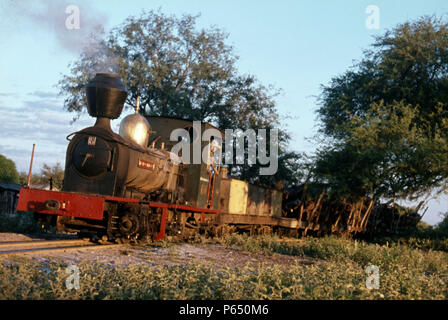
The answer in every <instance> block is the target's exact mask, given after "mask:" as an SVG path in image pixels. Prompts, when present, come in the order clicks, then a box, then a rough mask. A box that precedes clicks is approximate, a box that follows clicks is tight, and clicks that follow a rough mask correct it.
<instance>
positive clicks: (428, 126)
mask: <svg viewBox="0 0 448 320" xmlns="http://www.w3.org/2000/svg"><path fill="white" fill-rule="evenodd" d="M447 98H448V25H447V24H446V23H445V22H443V21H442V20H441V19H437V18H435V17H423V18H420V19H418V20H416V21H414V22H406V23H404V24H401V25H398V26H397V27H396V28H394V29H392V30H390V31H387V32H386V33H385V34H384V35H382V36H378V37H376V40H375V42H374V43H373V45H372V48H371V49H370V50H367V51H365V56H364V58H363V60H362V61H361V62H359V63H357V64H356V65H355V66H353V67H352V68H351V69H350V70H348V71H347V72H345V73H344V74H342V75H340V76H337V77H335V78H333V79H332V81H331V83H330V85H328V86H323V88H322V94H321V96H320V107H319V109H318V111H317V113H318V116H319V119H320V120H321V130H320V131H321V133H322V134H323V135H324V136H325V137H326V146H325V147H324V148H321V149H320V150H319V152H318V153H317V157H316V170H315V172H316V177H317V179H321V180H324V181H327V182H329V183H330V185H333V186H334V189H335V190H339V191H341V192H343V193H345V194H350V195H354V196H365V195H370V196H374V197H376V198H379V197H385V198H393V199H395V197H399V198H406V197H410V198H412V197H418V196H421V195H423V194H425V193H426V192H428V191H430V190H432V189H433V188H437V190H438V191H439V192H441V191H443V190H444V189H445V187H446V179H447V178H448V140H447V139H448V130H447V129H448V127H447V125H448V112H447V110H448V108H447V107H448V105H447V104H448V99H447Z"/></svg>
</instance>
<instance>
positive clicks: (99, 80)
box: [86, 73, 128, 128]
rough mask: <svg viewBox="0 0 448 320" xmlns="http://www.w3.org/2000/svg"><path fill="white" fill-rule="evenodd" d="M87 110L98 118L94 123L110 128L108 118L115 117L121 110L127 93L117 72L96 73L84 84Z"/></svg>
mask: <svg viewBox="0 0 448 320" xmlns="http://www.w3.org/2000/svg"><path fill="white" fill-rule="evenodd" d="M86 94H87V110H88V112H89V115H90V116H92V117H96V118H98V119H97V121H96V123H95V125H96V126H102V127H109V128H110V119H116V118H118V117H119V116H120V114H121V111H123V107H124V103H125V101H126V97H127V95H128V93H127V91H126V88H125V87H124V84H123V82H122V81H121V79H120V77H119V76H118V75H117V74H112V73H97V74H96V75H95V78H93V79H92V80H90V82H89V83H88V84H87V85H86Z"/></svg>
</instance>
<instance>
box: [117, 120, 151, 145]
mask: <svg viewBox="0 0 448 320" xmlns="http://www.w3.org/2000/svg"><path fill="white" fill-rule="evenodd" d="M150 132H151V126H150V125H149V122H148V120H146V118H145V117H143V116H141V115H139V114H137V113H136V114H131V115H128V116H126V117H125V118H124V119H123V120H122V121H121V123H120V132H119V133H120V136H121V137H123V138H125V139H128V140H131V141H132V142H134V143H136V144H138V145H139V146H142V147H145V148H146V147H147V146H148V140H149V133H150Z"/></svg>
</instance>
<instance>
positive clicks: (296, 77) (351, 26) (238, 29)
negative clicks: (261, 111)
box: [0, 0, 448, 223]
mask: <svg viewBox="0 0 448 320" xmlns="http://www.w3.org/2000/svg"><path fill="white" fill-rule="evenodd" d="M69 4H74V5H77V6H78V7H79V8H80V30H71V32H73V33H75V32H78V35H75V36H73V39H72V37H71V35H72V34H70V36H69V37H66V35H67V33H66V32H68V31H67V30H66V29H64V28H65V27H64V21H65V19H66V17H68V14H67V13H65V8H66V7H67V6H68V5H69ZM369 5H375V6H377V7H378V9H379V27H380V28H379V29H368V28H367V27H366V19H367V18H368V17H369V14H368V13H366V8H367V7H368V6H369ZM158 8H160V9H161V11H162V12H163V13H166V14H174V15H177V16H180V15H182V14H184V13H188V14H198V13H200V14H201V17H200V18H199V20H198V23H199V27H210V26H211V25H215V26H217V27H219V28H221V29H223V30H224V31H225V32H227V33H228V34H229V38H228V43H229V44H231V45H233V46H234V49H235V53H236V54H237V55H238V56H239V61H238V67H239V70H240V72H241V73H247V74H253V75H255V76H256V77H257V78H258V79H259V80H260V82H261V83H263V84H265V85H269V84H271V85H274V86H275V87H276V88H279V89H282V94H281V96H280V97H279V98H278V99H277V102H278V110H279V112H280V114H281V115H283V116H284V117H288V119H287V120H285V121H284V123H285V125H286V128H287V129H288V130H289V131H290V132H291V134H292V141H291V148H292V149H294V150H297V151H307V152H312V151H313V150H314V148H315V145H314V144H313V143H311V142H309V141H308V140H307V139H306V138H309V137H312V136H313V135H314V134H315V133H316V130H317V127H316V125H317V122H316V114H315V109H316V96H317V95H319V93H320V85H322V84H327V83H328V82H329V81H330V79H331V78H332V77H334V76H336V75H338V74H340V73H342V72H344V71H345V70H347V68H348V67H350V66H351V65H352V64H353V61H354V60H358V59H360V58H361V57H362V52H363V50H364V49H367V48H368V46H369V44H371V43H372V42H373V36H375V35H380V34H382V33H383V32H384V31H385V30H386V29H390V28H392V27H394V26H395V25H397V24H398V23H402V22H404V21H406V20H409V19H416V18H418V17H420V16H422V15H432V14H436V15H438V16H441V15H445V14H446V13H447V12H448V1H446V0H426V1H409V0H408V1H403V0H400V1H398V0H368V1H365V0H350V1H349V0H340V1H330V0H327V1H316V0H314V1H285V0H280V1H260V0H258V1H252V0H251V1H248V0H245V1H241V0H240V1H235V0H225V1H224V0H220V1H212V0H189V1H185V0H164V1H150V0H145V1H136V0H135V1H134V0H128V1H122V0H120V1H111V0H109V1H103V0H95V1H84V0H71V1H65V0H60V1H56V0H53V1H52V0H39V1H32V0H28V1H26V0H16V1H11V0H9V1H8V0H2V2H1V3H0V39H1V40H0V154H4V155H5V156H7V157H9V158H11V159H13V160H14V161H15V162H16V164H17V166H18V169H19V170H20V171H27V170H28V166H29V158H30V153H31V149H32V144H33V143H36V158H35V161H36V163H35V168H37V170H39V168H40V167H41V165H42V163H43V162H46V163H49V164H54V163H56V162H57V161H59V162H61V164H64V162H65V148H66V146H67V141H66V140H65V137H66V136H67V135H68V134H69V133H71V132H73V131H76V130H79V129H81V128H83V127H85V126H88V125H91V124H92V123H93V119H91V118H89V117H88V116H87V115H83V116H82V117H81V118H80V119H79V120H78V121H76V122H75V123H74V124H70V120H71V119H72V118H73V117H74V116H75V114H69V113H67V112H66V111H63V109H62V102H63V100H62V98H61V97H58V96H57V95H56V93H57V89H56V88H55V85H56V83H57V82H58V80H59V79H60V78H61V74H67V73H68V71H69V68H68V64H69V63H70V62H72V61H74V60H75V59H76V58H77V56H78V54H79V49H80V45H79V44H82V41H83V35H84V34H85V32H88V31H89V28H91V26H92V25H93V24H95V23H100V24H102V25H103V26H104V27H105V29H106V31H107V30H108V29H109V28H111V27H113V26H116V25H118V24H120V23H122V22H123V21H124V19H125V18H127V17H128V16H130V15H139V14H140V13H141V11H142V9H158ZM64 32H65V33H64ZM83 32H84V33H83ZM124 115H125V114H124ZM119 120H120V119H118V120H115V121H114V122H113V127H114V128H117V126H118V123H119ZM446 198H447V196H444V197H441V198H440V199H439V200H438V201H432V202H431V203H430V208H429V210H428V212H427V213H426V215H425V217H424V220H425V221H427V222H430V223H435V222H437V221H439V220H440V219H439V216H438V212H440V211H446V210H447V209H446V207H447V204H448V201H447V200H446Z"/></svg>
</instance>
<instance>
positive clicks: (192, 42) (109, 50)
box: [58, 11, 299, 184]
mask: <svg viewBox="0 0 448 320" xmlns="http://www.w3.org/2000/svg"><path fill="white" fill-rule="evenodd" d="M197 18H198V16H191V15H184V16H182V17H181V18H177V17H175V16H166V15H164V14H162V13H160V12H155V11H147V12H145V11H144V12H143V13H142V14H141V16H139V17H134V16H131V17H129V18H127V19H126V20H125V21H124V23H123V24H121V25H119V26H117V27H115V28H113V29H112V30H111V31H110V32H109V33H108V34H107V35H106V36H105V37H104V38H97V39H95V41H92V44H91V45H90V46H89V47H87V48H85V50H84V51H83V52H82V54H81V56H80V57H79V59H78V60H76V61H75V62H74V63H72V64H71V65H70V68H71V69H70V74H69V75H64V76H63V77H62V79H61V80H60V81H59V83H58V87H59V89H60V94H62V95H63V96H65V102H64V106H65V108H66V109H67V110H68V111H71V112H77V113H78V114H79V113H80V112H82V111H84V110H85V108H86V105H87V104H86V97H85V93H84V85H85V84H86V83H87V82H88V81H89V80H90V79H91V78H92V77H93V76H94V75H95V73H96V72H114V73H117V74H119V75H120V76H121V77H122V79H123V82H124V84H125V86H126V88H127V89H128V91H129V95H128V98H127V100H126V105H127V106H128V107H130V106H134V105H135V102H136V99H137V96H139V97H140V102H141V103H140V110H139V112H140V113H141V114H143V115H150V116H168V117H178V118H183V119H191V120H201V121H207V122H211V123H213V124H215V125H216V126H218V127H220V128H221V129H233V128H239V129H242V130H246V129H247V128H253V129H259V128H263V129H272V128H280V121H279V114H278V112H277V108H276V102H275V98H276V96H277V94H278V90H275V89H274V88H272V87H270V86H263V85H261V84H260V83H259V81H257V79H256V78H255V77H254V76H253V75H243V74H240V73H238V70H237V67H236V61H237V59H238V57H237V56H236V55H235V54H234V51H233V48H232V46H230V45H228V44H226V40H227V38H228V35H227V34H226V33H224V32H223V31H221V30H220V29H219V28H217V27H211V28H208V29H199V28H198V27H197V26H196V20H197ZM280 141H281V146H280V154H281V155H282V156H283V158H284V159H285V161H283V162H281V163H279V168H280V170H279V171H278V174H277V175H276V176H275V177H274V176H273V177H270V178H266V177H265V182H266V183H268V184H273V183H274V182H275V181H274V180H286V183H287V184H288V183H294V181H295V180H296V179H295V175H294V172H292V171H291V170H290V169H288V168H291V167H292V166H294V162H295V161H296V160H297V159H298V158H299V155H297V154H296V153H294V152H287V151H286V146H287V142H288V141H289V136H288V134H287V133H286V132H285V131H284V130H281V131H280ZM286 162H288V163H286ZM255 167H257V166H255ZM230 169H231V172H232V174H234V175H237V176H239V177H243V176H244V177H245V178H246V179H247V180H250V181H254V180H256V179H257V178H258V175H255V174H253V173H252V172H253V170H250V169H253V168H248V167H247V166H243V165H237V164H233V165H230Z"/></svg>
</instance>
